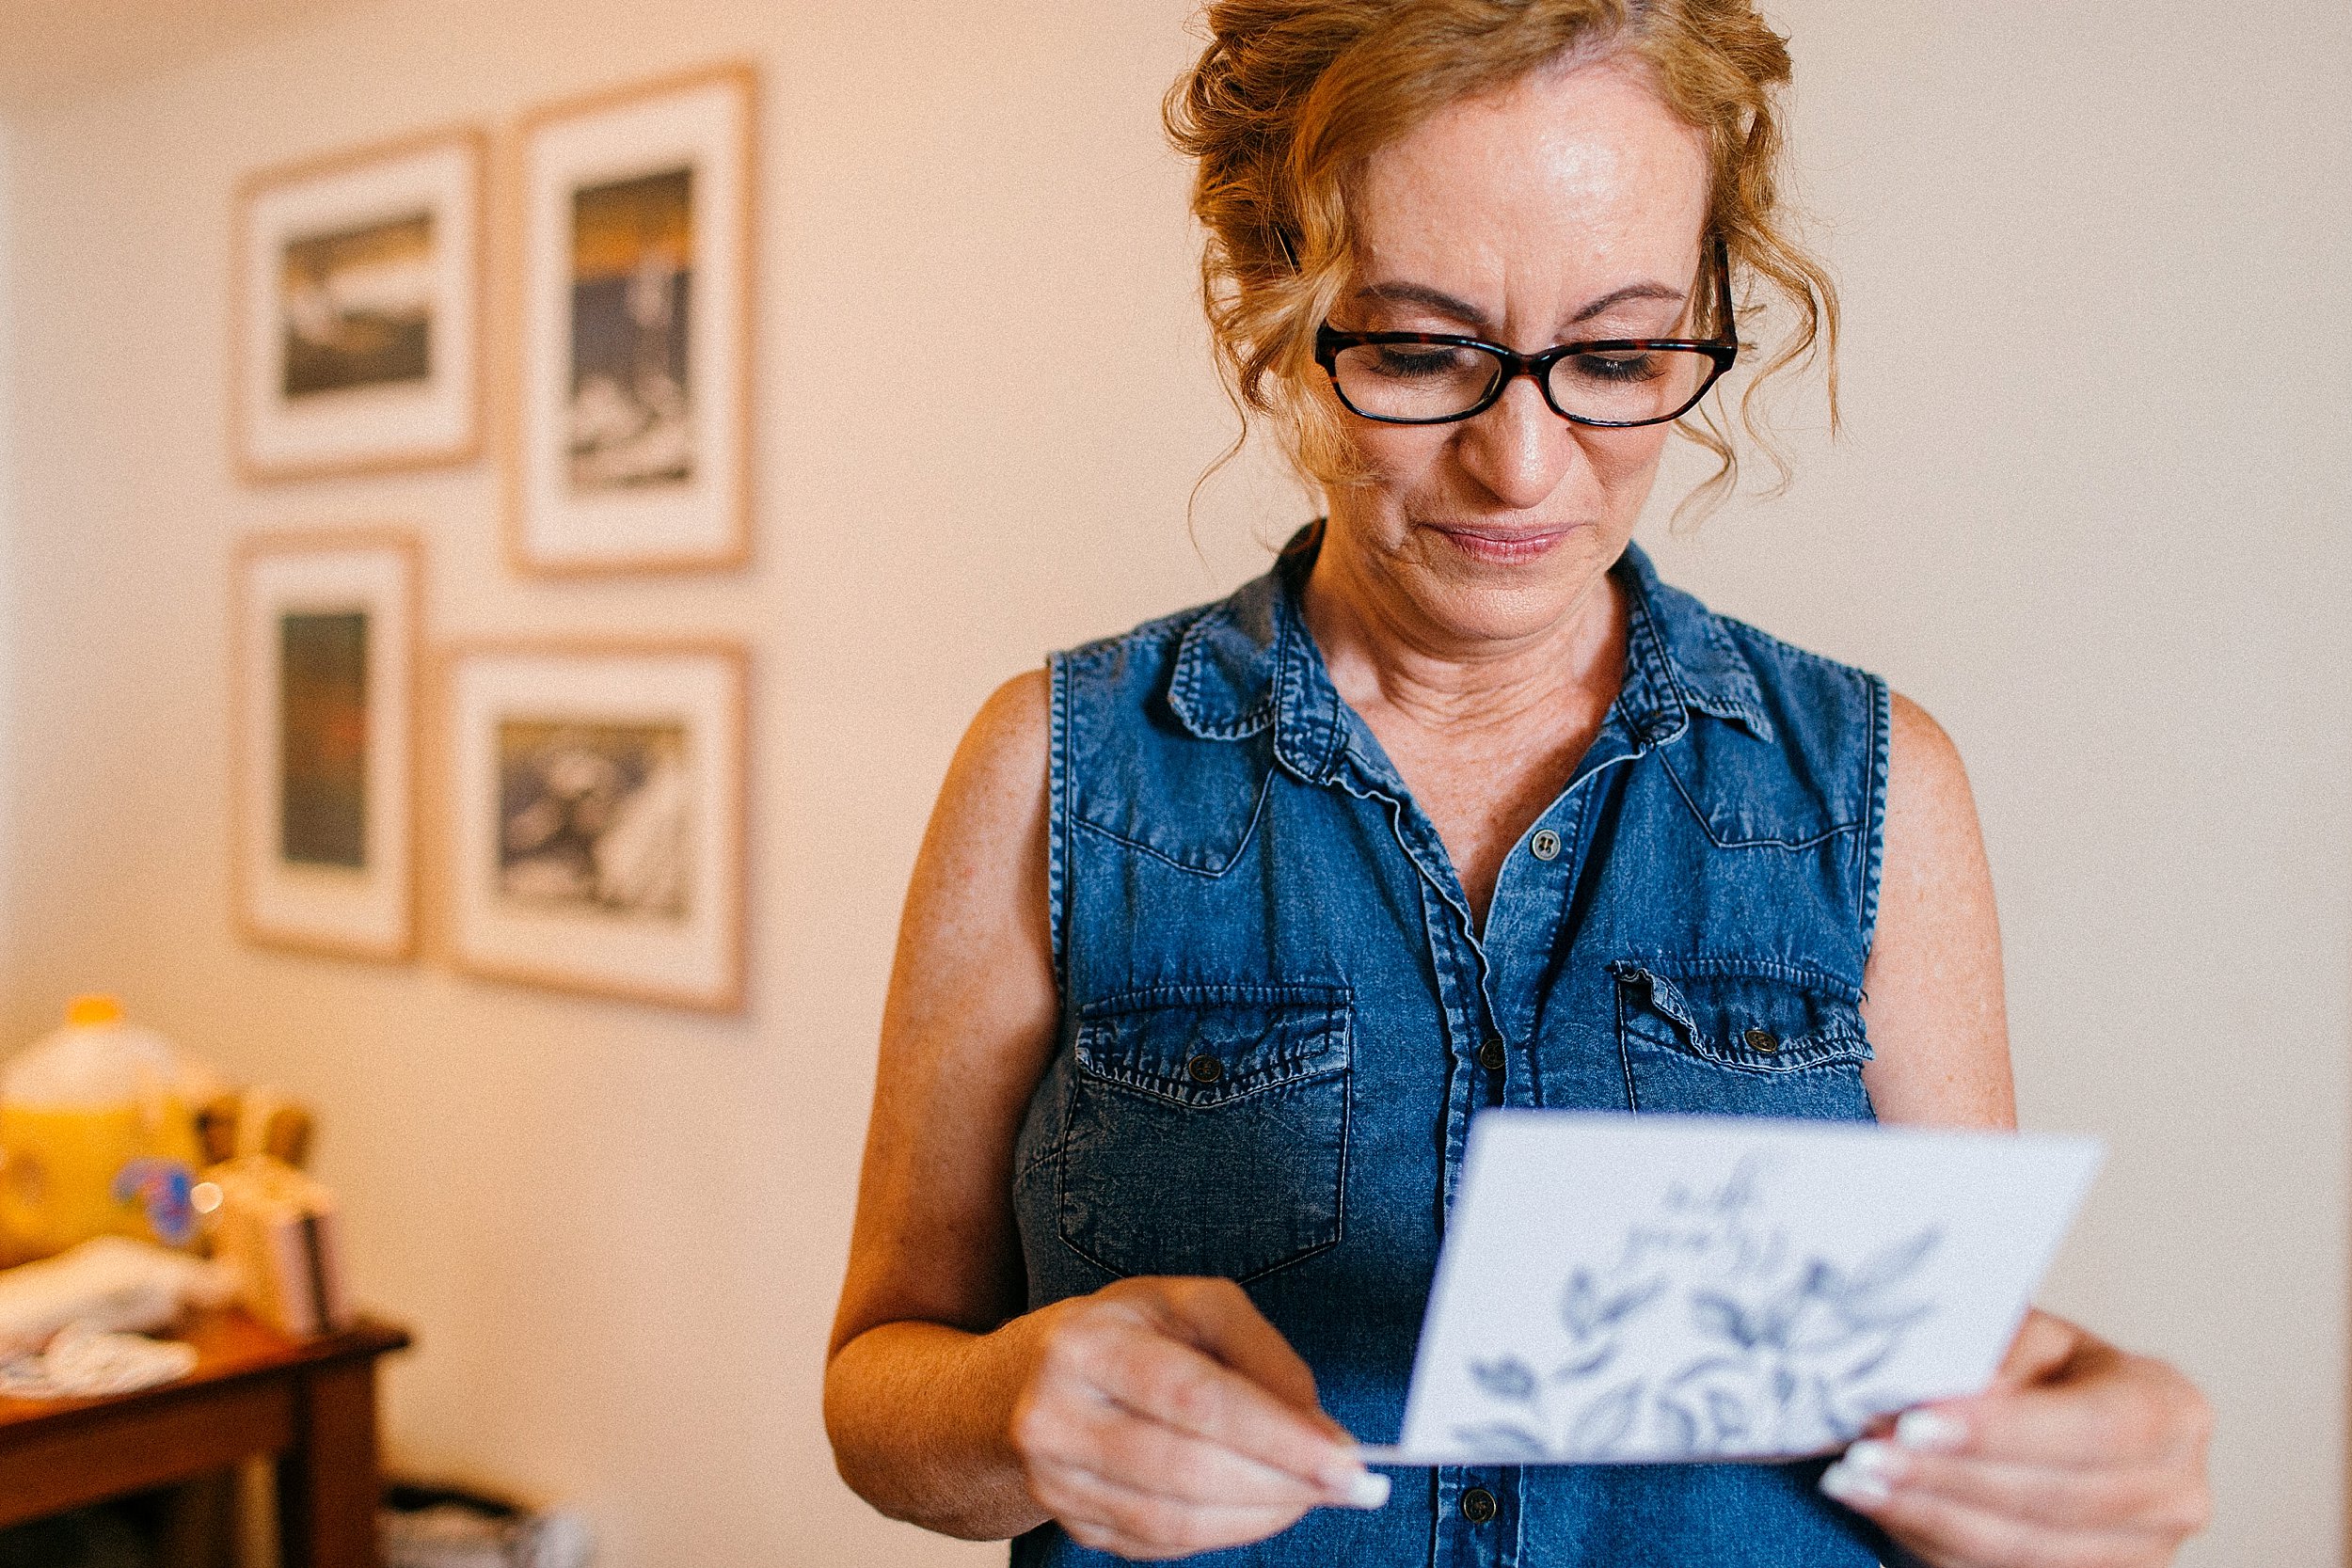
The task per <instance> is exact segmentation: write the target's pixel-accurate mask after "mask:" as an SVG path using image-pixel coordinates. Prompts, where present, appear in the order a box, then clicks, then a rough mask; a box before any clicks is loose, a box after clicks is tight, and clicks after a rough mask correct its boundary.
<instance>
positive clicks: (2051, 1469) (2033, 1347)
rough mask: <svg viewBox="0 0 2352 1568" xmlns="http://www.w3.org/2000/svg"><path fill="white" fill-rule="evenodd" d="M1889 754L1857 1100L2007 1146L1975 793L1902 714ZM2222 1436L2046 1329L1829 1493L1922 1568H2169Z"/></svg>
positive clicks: (1861, 1455) (2199, 1521) (1921, 721)
mask: <svg viewBox="0 0 2352 1568" xmlns="http://www.w3.org/2000/svg"><path fill="white" fill-rule="evenodd" d="M1891 741H1892V746H1891V754H1890V757H1889V762H1888V771H1887V784H1886V842H1885V863H1884V868H1883V878H1882V879H1881V893H1880V897H1879V927H1878V939H1877V942H1876V944H1875V945H1874V947H1873V949H1872V951H1871V954H1870V961H1869V965H1868V969H1867V976H1866V982H1865V983H1866V986H1867V990H1868V1000H1867V1002H1865V1003H1864V1005H1863V1012H1864V1016H1865V1017H1866V1019H1867V1022H1868V1024H1869V1029H1870V1037H1871V1039H1872V1041H1873V1042H1874V1045H1875V1048H1876V1051H1877V1060H1875V1061H1873V1062H1872V1063H1871V1064H1870V1066H1869V1067H1868V1068H1867V1069H1864V1073H1863V1078H1864V1082H1865V1083H1867V1085H1869V1089H1870V1100H1871V1103H1872V1104H1873V1105H1874V1106H1875V1107H1876V1108H1877V1111H1878V1114H1879V1117H1880V1118H1881V1119H1882V1120H1885V1121H1894V1122H1915V1123H1925V1124H1930V1125H1944V1126H1957V1127H1989V1128H2010V1127H2014V1126H2015V1125H2016V1122H2017V1113H2016V1101H2015V1097H2014V1094H2013V1092H2012V1090H2011V1087H2010V1065H2009V1027H2008V1023H2007V1021H2006V1018H2005V1016H2004V1008H2003V1006H2002V997H2001V938H2000V927H1999V925H1998V922H1997V920H1996V917H1995V915H1994V907H1993V879H1992V877H1991V874H1990V873H1989V872H1988V871H1987V869H1986V866H1985V857H1984V843H1983V839H1982V837H1981V835H1980V833H1979V831H1978V827H1977V810H1976V803H1975V801H1974V800H1972V799H1971V798H1970V796H1969V791H1968V778H1967V774H1966V773H1965V772H1964V771H1963V769H1962V768H1961V764H1960V754H1959V752H1956V751H1954V750H1953V748H1952V743H1951V741H1950V740H1949V739H1948V738H1947V736H1945V734H1944V732H1943V731H1942V730H1941V729H1939V728H1937V727H1936V723H1935V721H1933V720H1932V719H1930V718H1929V717H1928V716H1927V714H1926V713H1924V712H1922V711H1921V710H1920V709H1919V707H1918V706H1917V705H1915V704H1913V703H1912V702H1910V701H1908V700H1907V699H1905V698H1902V697H1897V698H1896V699H1895V702H1894V734H1893V736H1891ZM2211 1427H2212V1418H2211V1416H2210V1414H2209V1413H2208V1411H2207V1409H2206V1406H2205V1402H2204V1400H2203V1398H2202V1396H2201V1395H2200V1394H2199V1393H2198V1391H2197V1389H2196V1388H2195V1387H2194V1386H2192V1385H2191V1384H2190V1383H2189V1382H2188V1380H2187V1379H2186V1378H2185V1377H2183V1376H2182V1375H2181V1374H2180V1373H2179V1372H2177V1371H2175V1370H2173V1369H2172V1368H2170V1367H2169V1366H2167V1365H2165V1364H2164V1363H2163V1362H2161V1361H2156V1360H2153V1359H2151V1358H2150V1357H2148V1356H2144V1355H2133V1354H2128V1353H2126V1352H2123V1351H2121V1350H2118V1349H2116V1348H2115V1347H2114V1346H2113V1345H2110V1344H2107V1343H2106V1341H2104V1340H2102V1339H2100V1338H2097V1337H2096V1336H2094V1335H2091V1334H2089V1333H2087V1332H2085V1331H2084V1330H2083V1329H2081V1328H2079V1327H2077V1326H2076V1325H2074V1324H2073V1323H2067V1322H2066V1321H2064V1320H2063V1319H2060V1318H2055V1317H2052V1316H2050V1315H2049V1314H2048V1313H2046V1312H2040V1311H2036V1312H2034V1313H2032V1314H2030V1315H2029V1316H2028V1317H2027V1319H2026V1323H2025V1326H2024V1327H2023V1328H2022V1329H2021V1330H2020V1331H2019V1333H2018V1336H2017V1338H2016V1341H2015V1343H2013V1344H2012V1345H2011V1346H2010V1353H2009V1356H2008V1359H2007V1360H2006V1361H2005V1362H2004V1363H2003V1365H2002V1367H2001V1370H2000V1372H1999V1374H1998V1375H1997V1376H1996V1377H1995V1378H1994V1384H1993V1386H1992V1388H1991V1389H1989V1390H1987V1391H1986V1392H1984V1393H1982V1394H1979V1395H1977V1396H1975V1397H1974V1398H1971V1399H1963V1400H1947V1401H1944V1402H1941V1403H1938V1404H1936V1405H1933V1406H1931V1407H1928V1408H1924V1409H1920V1410H1916V1411H1913V1412H1910V1413H1908V1414H1906V1415H1905V1416H1904V1417H1903V1418H1902V1419H1901V1421H1900V1422H1899V1423H1898V1424H1897V1425H1896V1427H1895V1428H1894V1431H1893V1432H1892V1433H1891V1434H1888V1435H1884V1436H1880V1437H1874V1438H1872V1439H1870V1440H1869V1441H1867V1442H1861V1443H1856V1444H1855V1445H1854V1446H1853V1447H1852V1448H1851V1449H1848V1450H1847V1451H1846V1454H1845V1457H1844V1458H1843V1460H1841V1461H1840V1462H1839V1463H1838V1464H1836V1465H1833V1466H1831V1468H1830V1469H1829V1471H1828V1472H1827V1473H1826V1474H1825V1475H1824V1476H1823V1477H1822V1479H1821V1488H1822V1490H1823V1491H1825V1492H1828V1493H1829V1494H1830V1495H1831V1496H1833V1497H1836V1498H1837V1499H1838V1500H1840V1501H1841V1502H1844V1503H1845V1504H1846V1505H1847V1506H1849V1507H1851V1508H1853V1509H1855V1510H1857V1511H1859V1512H1861V1513H1867V1514H1868V1515H1869V1516H1870V1517H1871V1518H1873V1519H1875V1520H1877V1521H1878V1522H1879V1524H1881V1525H1882V1526H1883V1527H1884V1528H1886V1530H1887V1531H1888V1533H1889V1534H1891V1535H1892V1536H1893V1537H1894V1538H1895V1540H1896V1541H1898V1542H1899V1543H1900V1544H1902V1545H1903V1546H1904V1547H1905V1548H1906V1549H1908V1550H1909V1551H1910V1552H1911V1553H1913V1554H1914V1555H1915V1557H1916V1558H1917V1559H1918V1560H1920V1561H1922V1562H1924V1563H1927V1564H1929V1565H1930V1568H2040V1565H2042V1564H2058V1563H2090V1562H2097V1563H2103V1564H2111V1565H2113V1568H2162V1565H2164V1564H2168V1563H2169V1562H2170V1561H2171V1560H2172V1558H2173V1554H2174V1552H2175V1551H2176V1550H2177V1549H2178V1547H2179V1545H2180V1544H2181V1542H2182V1541H2184V1540H2185V1539H2186V1538H2187V1537H2188V1536H2190V1535H2193V1534H2195V1533H2196V1532H2197V1531H2198V1530H2200V1529H2201V1528H2204V1524H2205V1520H2206V1516H2207V1512H2208V1509H2209V1506H2210V1505H2209V1502H2208V1494H2207V1490H2206V1481H2205V1446H2206V1440H2207V1437H2208V1434H2209V1433H2210V1431H2211ZM1890 1439H1891V1440H1890Z"/></svg>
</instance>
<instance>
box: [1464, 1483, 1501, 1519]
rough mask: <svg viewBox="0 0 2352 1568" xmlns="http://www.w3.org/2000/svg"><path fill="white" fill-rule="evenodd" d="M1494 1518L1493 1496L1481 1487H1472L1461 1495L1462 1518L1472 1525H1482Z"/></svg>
mask: <svg viewBox="0 0 2352 1568" xmlns="http://www.w3.org/2000/svg"><path fill="white" fill-rule="evenodd" d="M1494 1516H1495V1495H1494V1494H1493V1493H1492V1492H1489V1491H1487V1490H1486V1488H1485V1487H1483V1486H1473V1487H1471V1488H1470V1490H1469V1491H1467V1492H1465V1493H1463V1494H1462V1517H1463V1518H1465V1519H1468V1520H1469V1521H1470V1523H1471V1524H1473V1525H1483V1524H1485V1523H1486V1521H1487V1520H1489V1519H1491V1518H1493V1517H1494Z"/></svg>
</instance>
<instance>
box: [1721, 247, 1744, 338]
mask: <svg viewBox="0 0 2352 1568" xmlns="http://www.w3.org/2000/svg"><path fill="white" fill-rule="evenodd" d="M1715 309H1716V311H1717V313H1718V314H1719V315H1721V317H1722V318H1723V319H1722V320H1720V321H1718V322H1717V323H1716V324H1715V335H1716V336H1717V337H1719V338H1721V339H1722V340H1723V341H1724V342H1726V343H1729V344H1730V345H1731V346H1732V347H1733V348H1735V349H1736V348H1738V347H1739V346H1740V324H1739V318H1738V317H1737V316H1736V315H1734V314H1733V306H1732V300H1731V246H1730V245H1727V244H1725V243H1724V237H1723V235H1722V234H1721V233H1718V234H1717V235H1716V236H1715Z"/></svg>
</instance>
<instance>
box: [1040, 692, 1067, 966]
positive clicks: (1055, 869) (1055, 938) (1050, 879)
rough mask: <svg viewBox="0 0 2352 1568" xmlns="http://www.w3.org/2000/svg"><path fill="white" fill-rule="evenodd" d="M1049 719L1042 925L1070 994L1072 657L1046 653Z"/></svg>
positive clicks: (1046, 753) (1056, 964)
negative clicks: (1049, 699) (1043, 919)
mask: <svg viewBox="0 0 2352 1568" xmlns="http://www.w3.org/2000/svg"><path fill="white" fill-rule="evenodd" d="M1045 668H1046V673H1047V675H1048V678H1049V684H1050V687H1051V690H1052V697H1051V705H1052V717H1051V719H1050V721H1049V723H1050V727H1049V730H1048V734H1047V739H1046V751H1045V802H1046V803H1045V927H1046V932H1047V934H1048V936H1049V938H1050V940H1051V942H1052V944H1053V949H1054V989H1055V990H1056V991H1057V992H1058V993H1059V994H1060V995H1061V997H1062V998H1063V999H1064V1000H1065V1001H1066V1000H1067V999H1068V997H1069V994H1070V938H1069V928H1070V919H1069V911H1068V905H1069V901H1070V900H1069V889H1070V842H1069V841H1070V821H1071V811H1070V804H1069V800H1068V796H1069V792H1070V787H1071V778H1070V772H1071V770H1070V758H1069V750H1070V661H1069V660H1068V659H1067V658H1066V657H1063V656H1062V655H1060V654H1049V655H1047V656H1046V659H1045Z"/></svg>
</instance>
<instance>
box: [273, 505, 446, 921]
mask: <svg viewBox="0 0 2352 1568" xmlns="http://www.w3.org/2000/svg"><path fill="white" fill-rule="evenodd" d="M419 559H420V556H419V549H418V546H417V542H416V539H415V537H414V536H413V535H411V534H407V533H404V532H398V531H389V530H380V531H379V530H364V531H363V530H351V531H338V532H318V533H299V534H261V535H256V536H255V537H254V538H252V539H250V540H248V541H247V542H246V545H245V546H244V547H243V548H242V549H241V550H240V551H239V553H238V561H237V578H238V582H237V622H236V627H235V636H234V644H235V649H236V653H235V659H236V669H235V672H234V674H235V680H234V684H233V689H234V691H235V693H236V703H237V716H236V721H235V724H236V729H235V752H236V757H237V767H236V769H235V800H234V801H233V820H234V822H235V827H236V847H235V851H234V866H235V878H234V881H235V901H236V915H237V925H238V927H239V929H240V930H241V931H242V932H243V934H244V935H245V937H246V940H247V941H248V942H259V943H262V944H265V945H270V946H279V947H294V948H301V949H305V950H309V951H314V952H326V953H336V954H342V955H344V956H348V957H353V958H384V959H398V958H406V957H408V956H409V954H410V953H411V952H412V951H413V950H414V947H415V896H414V889H415V885H416V884H415V863H416V851H415V831H414V825H415V816H414V809H413V803H414V798H415V790H414V766H413V759H414V756H415V738H416V726H415V714H416V678H417V677H416V646H417V641H418V620H419V610H418V592H419V580H420V570H419Z"/></svg>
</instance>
